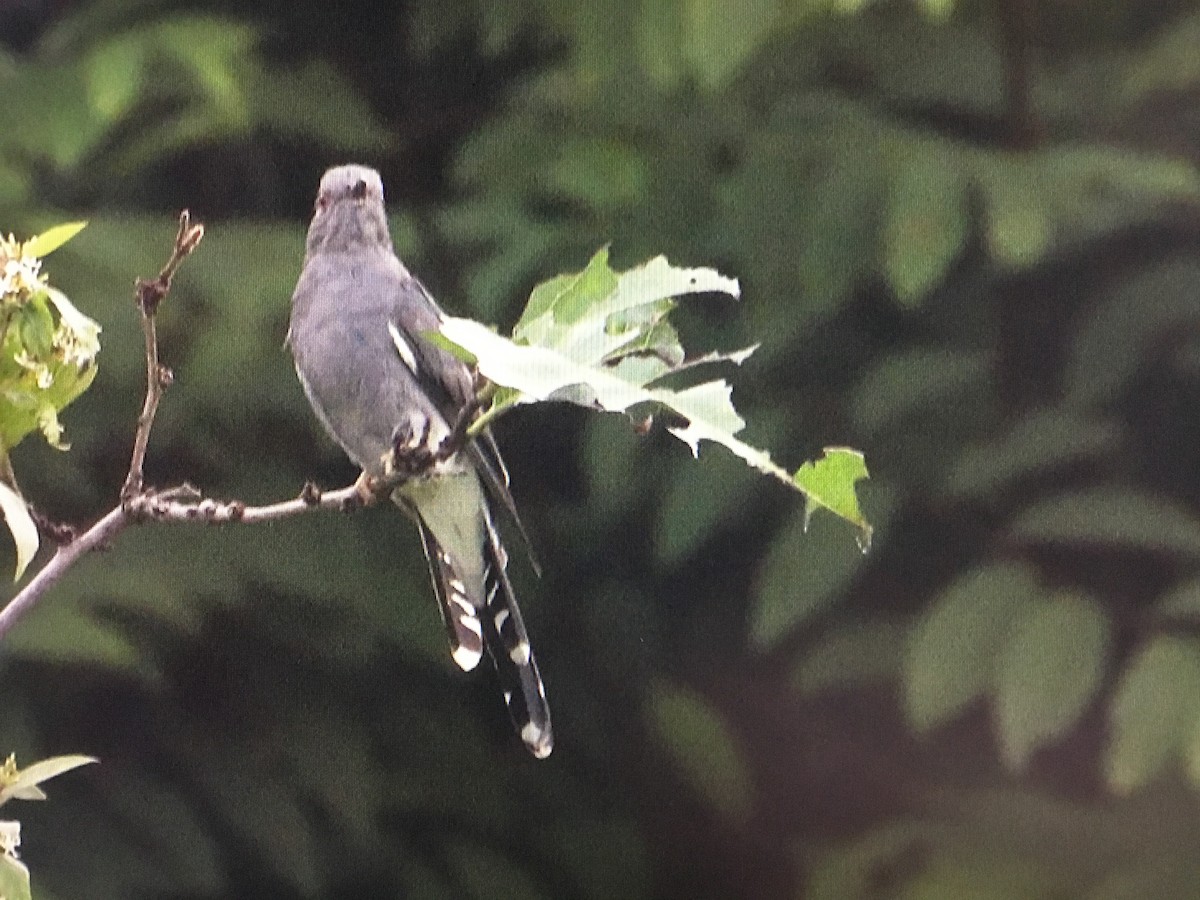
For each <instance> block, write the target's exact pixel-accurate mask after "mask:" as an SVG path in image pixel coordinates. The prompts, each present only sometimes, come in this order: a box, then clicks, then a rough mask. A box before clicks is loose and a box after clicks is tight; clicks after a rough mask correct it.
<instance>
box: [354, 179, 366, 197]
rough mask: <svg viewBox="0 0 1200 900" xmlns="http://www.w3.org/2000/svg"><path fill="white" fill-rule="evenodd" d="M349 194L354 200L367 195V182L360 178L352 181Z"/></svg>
mask: <svg viewBox="0 0 1200 900" xmlns="http://www.w3.org/2000/svg"><path fill="white" fill-rule="evenodd" d="M350 196H351V197H353V198H354V199H355V200H361V199H363V198H364V197H365V196H367V183H366V182H365V181H363V180H362V179H361V178H360V179H358V181H356V182H354V186H353V187H352V188H350Z"/></svg>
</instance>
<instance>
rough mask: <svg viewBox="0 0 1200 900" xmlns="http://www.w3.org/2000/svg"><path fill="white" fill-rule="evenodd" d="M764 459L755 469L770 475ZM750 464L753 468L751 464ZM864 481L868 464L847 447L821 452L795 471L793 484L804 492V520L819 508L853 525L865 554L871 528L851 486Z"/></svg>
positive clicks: (868, 544) (751, 462) (829, 448)
mask: <svg viewBox="0 0 1200 900" xmlns="http://www.w3.org/2000/svg"><path fill="white" fill-rule="evenodd" d="M734 452H735V453H736V452H737V451H736V450H735V451H734ZM739 455H741V454H739ZM763 457H764V460H763V462H764V465H758V466H756V467H757V468H761V469H763V471H769V470H768V469H767V468H766V467H765V464H766V463H768V462H769V460H768V459H766V454H765V453H764V454H763ZM748 461H749V460H748ZM749 462H750V464H751V465H755V463H754V462H753V461H749ZM772 474H774V473H772ZM866 477H868V473H867V462H866V460H865V459H864V458H863V455H862V454H861V453H860V452H858V451H857V450H851V449H850V448H849V447H826V448H825V449H824V450H823V451H821V458H820V459H816V460H812V461H810V462H806V463H805V464H804V465H802V466H801V467H800V468H799V469H797V470H796V474H795V475H794V476H792V480H793V482H794V483H795V485H796V487H798V488H800V490H802V491H804V514H805V516H807V517H811V516H812V513H813V511H814V510H816V509H817V508H818V507H821V508H823V509H827V510H829V511H830V512H831V513H833V514H834V515H836V516H840V517H841V518H843V519H845V520H846V521H847V522H849V523H851V524H852V525H856V526H857V527H858V529H859V546H860V547H862V549H863V550H864V551H865V550H866V549H868V548H869V547H870V546H871V526H870V525H868V524H867V520H866V518H865V517H864V516H863V514H862V510H861V509H859V507H858V494H857V492H856V491H855V487H854V486H855V485H856V484H857V483H858V482H859V481H862V480H863V479H864V478H866Z"/></svg>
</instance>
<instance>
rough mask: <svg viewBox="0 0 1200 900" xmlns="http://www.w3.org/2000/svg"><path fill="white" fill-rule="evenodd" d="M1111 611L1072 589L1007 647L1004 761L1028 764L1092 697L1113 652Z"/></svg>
mask: <svg viewBox="0 0 1200 900" xmlns="http://www.w3.org/2000/svg"><path fill="white" fill-rule="evenodd" d="M1109 643H1110V637H1109V621H1108V616H1107V615H1106V614H1105V613H1104V611H1103V610H1102V609H1100V608H1099V607H1098V606H1097V605H1096V604H1095V603H1093V602H1092V601H1091V600H1088V599H1086V598H1084V597H1077V596H1072V595H1068V594H1060V595H1057V596H1055V597H1053V598H1051V599H1050V600H1048V601H1046V602H1044V603H1041V604H1039V605H1038V607H1037V608H1036V609H1034V610H1033V611H1032V612H1031V613H1030V614H1029V615H1027V616H1026V617H1025V621H1024V622H1023V623H1022V624H1021V626H1020V628H1019V630H1018V631H1017V632H1016V634H1015V635H1014V637H1013V639H1012V641H1011V642H1010V643H1009V645H1008V647H1007V648H1006V649H1005V651H1004V653H1003V655H1002V657H1001V659H1000V666H999V670H998V672H997V680H996V724H997V729H998V731H999V732H1000V745H1001V748H1002V749H1003V753H1004V759H1005V762H1007V763H1008V765H1009V766H1010V767H1012V768H1013V769H1023V768H1024V767H1025V765H1026V764H1027V763H1028V762H1029V758H1030V757H1031V756H1032V755H1033V753H1034V751H1036V750H1037V749H1038V748H1040V747H1042V746H1044V745H1045V744H1046V743H1048V742H1050V741H1053V740H1054V739H1056V738H1059V737H1061V736H1062V735H1063V734H1065V733H1066V732H1067V731H1068V730H1069V729H1070V728H1071V727H1072V726H1073V725H1074V724H1075V723H1076V722H1077V721H1079V718H1080V716H1082V715H1083V713H1084V711H1085V710H1086V709H1087V707H1088V705H1089V704H1090V703H1091V701H1092V699H1093V697H1094V696H1095V694H1096V690H1097V688H1098V687H1099V685H1100V679H1101V678H1102V677H1103V675H1104V670H1105V665H1106V664H1107V661H1108V653H1109Z"/></svg>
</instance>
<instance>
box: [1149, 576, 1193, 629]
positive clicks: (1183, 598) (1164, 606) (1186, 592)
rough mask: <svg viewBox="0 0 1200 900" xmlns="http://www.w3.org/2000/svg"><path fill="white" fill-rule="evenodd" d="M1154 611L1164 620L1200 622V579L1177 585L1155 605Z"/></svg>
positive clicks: (1185, 581)
mask: <svg viewBox="0 0 1200 900" xmlns="http://www.w3.org/2000/svg"><path fill="white" fill-rule="evenodd" d="M1154 611H1155V614H1156V615H1157V616H1160V617H1161V618H1163V619H1168V620H1171V619H1182V620H1184V621H1189V622H1196V621H1200V578H1190V579H1187V580H1184V581H1181V582H1179V583H1178V584H1176V585H1175V586H1174V587H1172V588H1171V589H1170V590H1169V591H1167V593H1165V594H1164V595H1163V596H1162V597H1160V598H1159V600H1158V602H1157V603H1155V604H1154Z"/></svg>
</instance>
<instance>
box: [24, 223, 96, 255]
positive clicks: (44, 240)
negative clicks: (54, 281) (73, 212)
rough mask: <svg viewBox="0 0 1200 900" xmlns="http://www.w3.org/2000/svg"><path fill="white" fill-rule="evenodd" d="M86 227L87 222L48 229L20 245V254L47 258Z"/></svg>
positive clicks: (65, 224)
mask: <svg viewBox="0 0 1200 900" xmlns="http://www.w3.org/2000/svg"><path fill="white" fill-rule="evenodd" d="M86 227H87V222H66V223H64V224H62V225H55V226H54V227H53V228H48V229H46V230H45V231H43V232H42V233H41V234H39V235H37V236H36V237H31V238H30V239H29V240H27V241H25V243H24V244H22V245H21V250H22V252H23V253H24V254H25V255H27V256H38V257H41V256H47V255H49V254H51V253H53V252H54V251H55V250H57V249H58V248H59V247H61V246H62V245H63V244H65V243H66V242H67V241H69V240H70V239H71V238H73V237H75V235H77V234H79V232H81V231H83V229H84V228H86Z"/></svg>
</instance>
